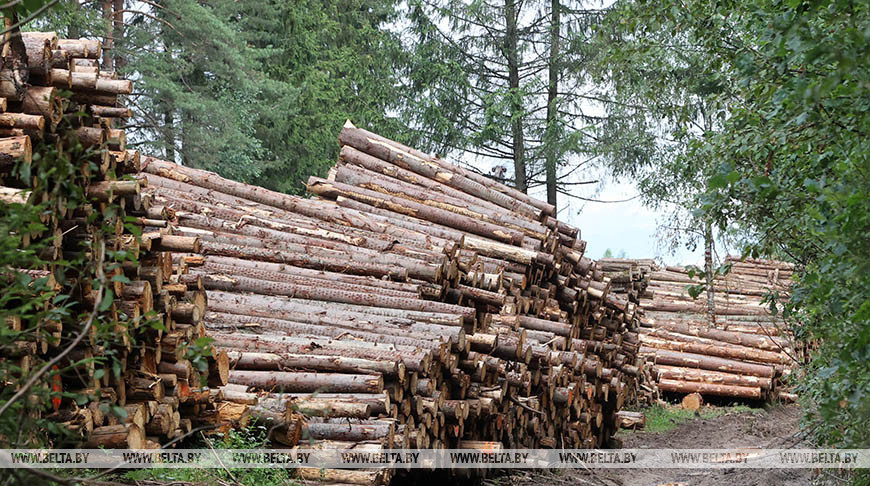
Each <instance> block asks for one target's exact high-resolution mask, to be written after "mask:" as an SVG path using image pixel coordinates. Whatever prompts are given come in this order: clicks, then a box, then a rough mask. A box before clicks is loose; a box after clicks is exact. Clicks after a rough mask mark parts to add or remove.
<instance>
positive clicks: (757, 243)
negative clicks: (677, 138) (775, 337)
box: [614, 0, 870, 447]
mask: <svg viewBox="0 0 870 486" xmlns="http://www.w3.org/2000/svg"><path fill="white" fill-rule="evenodd" d="M615 8H616V9H615V10H614V15H617V16H618V17H616V18H615V19H614V22H615V24H617V25H618V28H619V29H621V30H622V32H623V33H625V35H628V36H629V37H631V36H632V35H633V33H635V32H655V33H659V34H660V35H659V36H658V38H659V39H661V40H664V39H666V38H667V37H668V36H672V37H673V38H674V39H679V38H682V37H686V38H688V39H690V40H691V45H692V46H694V47H693V48H694V49H695V50H696V52H695V53H694V54H693V55H692V57H697V58H698V59H701V60H703V61H704V62H703V63H700V64H696V65H693V66H691V68H692V72H691V75H690V76H686V77H684V78H682V79H679V78H675V79H674V80H673V82H674V83H678V84H677V85H678V86H680V87H681V89H685V90H691V89H692V87H693V86H697V85H696V84H694V80H697V79H699V78H700V79H706V80H707V83H706V84H707V85H708V86H717V87H721V89H715V90H714V91H713V92H712V93H711V95H710V96H711V101H712V102H714V103H715V105H716V106H717V117H718V119H719V120H720V123H721V129H719V130H716V131H714V132H712V133H709V134H707V136H704V137H701V138H695V139H693V140H691V141H690V142H689V143H684V144H682V149H684V150H685V157H684V158H681V159H680V160H681V161H682V160H687V159H689V158H697V160H708V161H712V162H713V164H712V165H711V168H712V170H711V171H709V172H695V171H692V170H691V168H690V166H688V165H684V166H683V167H682V168H683V169H684V170H685V172H684V173H683V175H682V177H683V178H684V179H686V180H687V181H688V180H692V179H697V178H698V176H702V177H703V180H704V181H705V186H706V187H705V188H704V192H703V194H701V195H700V197H698V198H697V199H696V202H697V206H696V207H695V208H694V209H695V210H696V211H695V214H696V215H698V216H700V217H708V218H712V219H713V220H714V221H715V222H716V224H717V225H718V226H719V228H720V230H724V229H726V228H728V227H729V226H732V225H735V224H737V225H740V226H741V227H743V228H745V229H746V230H747V231H748V232H749V233H750V235H751V237H752V243H751V244H750V245H748V246H747V248H746V251H747V254H749V255H752V256H758V255H770V254H778V255H785V256H787V257H788V258H789V259H791V260H792V261H794V262H796V263H797V264H798V265H799V269H800V272H799V273H798V277H797V279H798V281H797V288H796V290H795V292H794V294H793V297H792V299H791V302H790V305H789V306H788V307H787V308H786V310H785V312H786V314H787V315H788V316H789V317H790V318H792V319H793V320H794V321H795V322H796V327H795V331H796V333H797V334H798V336H799V337H801V338H803V339H804V340H805V341H806V342H807V343H813V344H814V345H817V346H818V348H817V349H814V350H813V353H812V354H813V358H814V359H813V360H812V362H811V364H810V365H809V366H807V368H806V370H805V373H806V375H805V377H804V378H803V379H801V380H800V381H799V382H798V383H799V389H800V390H801V391H802V392H803V397H804V398H805V399H806V401H807V405H808V408H807V409H808V410H809V411H810V416H809V425H810V428H809V430H811V431H812V432H813V433H814V436H815V438H816V439H818V440H819V441H821V442H822V443H825V444H830V445H837V446H852V447H867V445H868V444H870V442H868V437H870V421H868V420H867V417H870V359H868V358H870V299H868V297H870V263H868V262H870V240H868V239H867V238H866V235H867V232H868V229H870V197H868V189H870V181H868V170H870V163H868V154H870V141H868V137H867V135H868V129H870V115H868V106H870V99H868V97H870V90H868V89H867V88H868V85H870V71H868V65H867V62H866V60H867V59H868V58H870V56H868V54H870V52H868V49H870V47H868V46H870V43H868V40H870V6H868V5H867V4H866V3H853V2H840V1H836V0H829V1H822V2H804V1H800V0H792V1H784V2H783V1H780V2H766V1H765V2H763V1H753V0H743V1H736V2H725V3H709V2H700V1H689V2H685V1H681V2H671V1H665V2H656V3H655V4H651V3H647V2H644V1H637V2H631V1H627V2H619V3H617V6H616V7H615ZM655 59H660V57H659V56H655ZM647 81H648V78H646V77H644V76H641V77H640V78H638V79H636V80H634V81H633V82H634V83H635V84H637V83H640V84H643V83H646V82H647ZM654 89H658V88H654ZM650 98H654V96H648V97H646V98H645V99H650ZM652 112H653V113H659V112H660V113H661V114H662V116H670V112H669V109H668V107H667V106H664V107H658V108H656V107H653V111H652ZM677 121H678V122H677V123H675V127H676V129H677V130H679V129H680V127H683V128H685V127H687V126H688V125H689V124H690V122H686V121H682V122H679V120H678V119H677ZM650 153H655V152H650ZM643 156H644V154H643V153H640V154H638V157H643ZM667 165H668V161H658V162H657V163H655V164H652V166H655V167H660V166H667ZM664 194H665V195H666V196H667V195H668V194H669V192H668V191H667V188H665V193H664Z"/></svg>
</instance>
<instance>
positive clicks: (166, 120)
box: [163, 108, 176, 162]
mask: <svg viewBox="0 0 870 486" xmlns="http://www.w3.org/2000/svg"><path fill="white" fill-rule="evenodd" d="M173 123H174V120H173V116H172V110H170V109H169V108H167V109H166V111H164V112H163V134H164V137H165V138H166V140H165V142H164V143H165V146H164V151H165V152H166V154H165V155H166V160H171V161H173V162H176V160H175V132H174V131H173V129H172V127H173Z"/></svg>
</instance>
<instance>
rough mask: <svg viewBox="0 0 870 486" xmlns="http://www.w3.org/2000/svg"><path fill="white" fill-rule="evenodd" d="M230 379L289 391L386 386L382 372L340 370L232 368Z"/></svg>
mask: <svg viewBox="0 0 870 486" xmlns="http://www.w3.org/2000/svg"><path fill="white" fill-rule="evenodd" d="M229 382H230V383H237V384H240V385H247V386H256V387H257V388H261V389H264V390H273V389H281V390H284V391H288V392H315V391H322V392H346V393H380V392H382V391H383V389H384V382H383V378H382V377H381V376H380V375H347V374H339V373H300V372H286V371H282V372H276V371H242V370H232V371H230V377H229Z"/></svg>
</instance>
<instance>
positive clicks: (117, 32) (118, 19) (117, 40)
mask: <svg viewBox="0 0 870 486" xmlns="http://www.w3.org/2000/svg"><path fill="white" fill-rule="evenodd" d="M112 3H113V5H114V10H115V11H114V14H113V16H114V17H113V24H114V30H113V32H112V35H113V37H114V39H112V48H113V52H112V55H113V57H114V63H115V70H116V71H120V70H121V69H123V68H124V65H125V64H126V63H127V62H126V60H125V59H124V57H123V56H122V55H121V51H120V49H119V47H120V44H121V43H123V39H124V12H123V10H124V0H112Z"/></svg>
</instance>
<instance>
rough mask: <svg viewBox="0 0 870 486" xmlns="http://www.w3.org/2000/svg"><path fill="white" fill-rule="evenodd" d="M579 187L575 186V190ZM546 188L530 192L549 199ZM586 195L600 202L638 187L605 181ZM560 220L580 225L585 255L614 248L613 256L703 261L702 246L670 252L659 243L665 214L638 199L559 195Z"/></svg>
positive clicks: (626, 195) (631, 193)
mask: <svg viewBox="0 0 870 486" xmlns="http://www.w3.org/2000/svg"><path fill="white" fill-rule="evenodd" d="M575 190H576V189H575ZM543 191H544V189H543V188H536V190H533V191H530V194H531V195H532V196H534V197H537V198H538V199H543V200H546V193H545V192H543ZM583 192H585V194H581V195H582V196H584V197H588V198H595V199H598V200H601V201H618V200H624V199H629V198H633V197H635V196H637V194H638V190H637V188H636V187H635V185H634V184H633V183H631V182H628V181H625V182H612V181H604V182H601V183H600V186H599V192H598V193H597V194H596V195H594V196H593V195H591V194H590V193H591V192H592V191H583ZM558 205H559V219H560V220H563V221H565V222H566V223H568V224H570V225H573V226H576V227H578V228H580V237H581V238H582V239H583V240H585V241H586V255H587V256H589V257H590V258H594V259H598V258H601V257H603V256H604V252H605V251H607V250H608V249H610V250H611V252H612V253H613V255H614V256H617V255H619V254H620V252H622V251H624V252H625V256H626V257H627V258H655V259H656V260H657V261H659V262H663V263H666V264H674V265H681V264H685V265H688V264H696V265H697V264H702V263H703V258H704V253H703V249H702V248H698V249H696V250H695V251H694V252H691V251H689V250H686V249H681V250H680V251H678V252H677V253H676V254H674V255H672V254H670V253H669V252H668V251H667V250H666V249H665V248H662V245H659V243H658V237H657V234H656V229H657V223H658V221H660V220H661V219H662V218H663V217H664V216H666V214H665V213H664V212H661V211H653V210H651V209H649V208H647V207H645V206H644V205H643V204H642V203H641V201H640V199H639V198H635V199H632V200H630V201H626V202H615V203H602V202H591V201H587V202H584V201H579V200H575V199H570V198H568V197H567V196H564V195H561V194H560V195H559V199H558Z"/></svg>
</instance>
